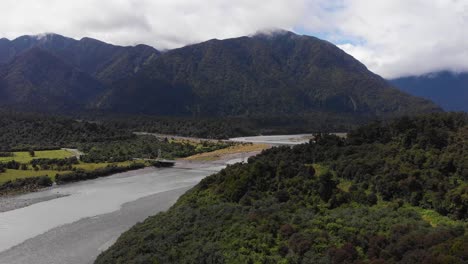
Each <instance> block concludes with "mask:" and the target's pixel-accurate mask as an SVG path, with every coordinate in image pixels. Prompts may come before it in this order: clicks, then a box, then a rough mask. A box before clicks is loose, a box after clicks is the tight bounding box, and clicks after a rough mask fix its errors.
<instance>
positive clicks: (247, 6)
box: [0, 0, 468, 78]
mask: <svg viewBox="0 0 468 264" xmlns="http://www.w3.org/2000/svg"><path fill="white" fill-rule="evenodd" d="M1 5H2V8H1V9H0V37H8V38H10V39H11V38H15V37H17V36H20V35H25V34H40V33H43V32H55V33H59V34H63V35H66V36H70V37H74V38H81V37H84V36H88V37H93V38H97V39H101V40H103V41H107V42H111V43H115V44H120V45H133V44H138V43H146V44H149V45H153V46H155V47H156V48H159V49H164V48H174V47H180V46H183V45H186V44H190V43H195V42H200V41H204V40H208V39H211V38H228V37H237V36H242V35H247V34H251V33H253V32H256V31H258V30H262V29H268V28H283V29H287V30H291V29H294V28H296V29H299V28H300V29H304V30H306V31H308V32H311V33H312V34H319V37H320V36H322V37H323V36H326V37H325V38H326V39H328V40H330V41H332V42H334V43H337V44H339V46H340V47H341V48H342V49H344V50H345V51H347V52H348V53H350V54H352V55H353V56H355V57H356V58H357V59H359V60H361V61H362V62H363V63H364V64H366V65H367V66H368V67H369V68H370V69H371V70H372V71H374V72H376V73H378V74H381V75H383V76H384V77H387V78H392V77H398V76H404V75H414V74H424V73H428V72H433V71H438V70H452V71H468V48H467V47H468V34H466V29H467V28H468V0H270V1H256V0H66V1H64V0H2V2H1Z"/></svg>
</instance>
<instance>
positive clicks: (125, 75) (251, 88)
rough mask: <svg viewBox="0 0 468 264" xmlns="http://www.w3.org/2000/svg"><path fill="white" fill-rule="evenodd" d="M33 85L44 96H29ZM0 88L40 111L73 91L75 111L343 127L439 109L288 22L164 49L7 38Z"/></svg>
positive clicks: (8, 101) (16, 103) (17, 103)
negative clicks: (280, 27)
mask: <svg viewBox="0 0 468 264" xmlns="http://www.w3.org/2000/svg"><path fill="white" fill-rule="evenodd" d="M39 53H40V54H41V55H40V56H39V55H38V54H39ZM45 54H49V55H50V56H46V55H45ZM33 55H34V56H33ZM31 57H33V58H31ZM29 60H32V62H29ZM19 61H25V63H18V62H19ZM60 68H63V69H64V70H63V71H62V72H61V73H60V74H58V72H57V69H60ZM12 69H14V74H13V75H14V76H15V78H13V80H12V79H11V78H10V79H5V77H1V76H10V77H11V75H12V74H11V71H12ZM5 71H8V72H6V73H5ZM78 72H80V74H79V75H77V74H78ZM36 73H37V74H36ZM49 80H50V82H49ZM25 91H37V93H38V96H37V98H36V97H34V96H23V95H24V93H25ZM45 91H47V93H45ZM0 93H2V94H5V95H10V96H5V97H4V98H3V99H4V100H3V101H2V102H0V103H1V105H3V106H5V105H8V106H11V107H15V108H20V109H26V110H35V111H41V110H42V111H55V112H61V111H63V110H64V108H65V107H64V106H66V105H69V104H72V105H73V103H70V100H68V99H69V98H68V97H71V98H74V100H73V101H75V102H76V103H75V104H74V106H73V107H70V108H71V109H72V110H71V111H72V112H74V113H76V112H80V111H92V112H103V113H111V114H112V113H117V114H121V113H125V114H149V115H159V116H185V117H194V116H195V117H202V118H219V117H241V118H247V119H251V118H257V119H272V118H275V119H277V120H280V121H277V122H276V123H283V120H290V119H291V118H292V117H294V118H296V119H299V120H300V121H299V122H302V123H305V124H308V123H310V122H311V121H315V120H319V121H317V122H320V126H323V124H330V126H331V127H332V128H333V129H335V130H338V129H339V128H341V127H346V126H350V124H356V123H359V122H363V121H367V120H369V119H372V118H375V117H391V116H396V115H403V114H416V113H426V112H434V111H440V108H439V107H437V106H436V105H435V104H433V103H432V102H430V101H427V100H424V99H420V98H417V97H413V96H410V95H408V94H405V93H403V92H400V91H398V90H396V89H394V88H393V87H392V86H391V85H390V84H389V83H387V81H385V80H384V79H382V78H381V77H379V76H377V75H375V74H373V73H372V72H370V71H369V70H367V68H366V67H365V66H364V65H363V64H361V63H360V62H359V61H357V60H355V59H354V58H353V57H351V56H350V55H348V54H346V53H345V52H344V51H342V50H340V49H339V48H338V47H336V46H334V45H333V44H331V43H329V42H326V41H323V40H319V39H317V38H314V37H309V36H300V35H297V34H294V33H292V32H287V31H278V32H276V33H273V34H268V35H266V34H257V35H253V36H250V37H240V38H235V39H226V40H210V41H207V42H203V43H199V44H195V45H190V46H187V47H183V48H180V49H175V50H169V51H165V52H163V53H160V52H158V51H157V50H155V49H153V48H151V47H148V46H144V45H139V46H135V47H120V46H114V45H110V44H107V43H104V42H100V41H98V40H94V39H89V38H83V39H81V40H79V41H78V40H74V39H70V38H66V37H63V36H59V35H55V34H46V35H43V36H23V37H19V38H17V39H15V40H12V41H9V40H6V39H2V40H0ZM30 93H32V92H30ZM62 99H63V100H62ZM78 106H79V107H78ZM296 123H297V122H296Z"/></svg>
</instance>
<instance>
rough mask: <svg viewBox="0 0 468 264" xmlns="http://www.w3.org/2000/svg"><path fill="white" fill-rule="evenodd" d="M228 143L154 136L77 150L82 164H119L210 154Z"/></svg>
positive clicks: (94, 145)
mask: <svg viewBox="0 0 468 264" xmlns="http://www.w3.org/2000/svg"><path fill="white" fill-rule="evenodd" d="M230 145H231V144H230V143H224V142H209V141H203V142H200V143H198V144H194V143H193V142H188V141H186V142H184V141H173V140H171V139H167V138H165V139H158V138H156V137H154V136H138V137H136V138H132V139H127V140H120V141H111V142H101V143H85V144H80V145H79V148H80V149H81V150H82V151H84V152H85V153H86V154H85V155H84V156H82V157H81V160H82V161H83V162H120V161H127V160H132V159H135V158H138V159H156V158H158V156H159V154H161V156H160V158H166V159H175V158H181V157H188V156H191V155H195V154H199V153H203V152H210V151H214V150H218V149H222V148H226V147H229V146H230Z"/></svg>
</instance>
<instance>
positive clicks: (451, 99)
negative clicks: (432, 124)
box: [390, 72, 468, 112]
mask: <svg viewBox="0 0 468 264" xmlns="http://www.w3.org/2000/svg"><path fill="white" fill-rule="evenodd" d="M390 82H391V83H393V84H394V85H395V86H396V87H398V88H400V89H401V90H402V91H405V92H407V93H409V94H412V95H415V96H420V97H423V98H427V99H429V100H432V101H434V102H435V103H437V104H438V105H440V106H442V107H443V108H444V109H445V110H447V111H465V112H468V73H451V72H436V73H431V74H427V75H423V76H410V77H403V78H399V79H394V80H391V81H390Z"/></svg>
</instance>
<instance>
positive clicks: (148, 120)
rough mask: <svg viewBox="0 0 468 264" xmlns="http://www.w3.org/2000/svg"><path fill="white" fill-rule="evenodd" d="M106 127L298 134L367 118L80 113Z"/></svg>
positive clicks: (217, 134)
mask: <svg viewBox="0 0 468 264" xmlns="http://www.w3.org/2000/svg"><path fill="white" fill-rule="evenodd" d="M83 116H84V118H86V119H90V120H96V121H98V122H99V123H102V124H103V125H104V126H106V127H108V128H112V129H115V130H126V131H141V132H151V133H159V134H166V135H178V136H187V137H197V138H209V139H227V138H232V137H242V136H255V135H260V134H262V135H265V134H295V133H297V134H299V133H316V132H347V131H350V130H351V129H353V128H356V127H358V126H359V124H363V123H364V122H366V120H367V119H364V118H362V119H360V118H356V117H353V116H352V115H346V114H343V115H341V116H336V115H332V114H325V113H322V114H308V115H294V116H276V117H268V116H263V117H261V116H257V117H249V118H246V117H226V118H198V117H155V116H147V115H139V116H132V115H123V116H115V115H102V114H101V115H99V114H95V115H83ZM367 121H368V120H367Z"/></svg>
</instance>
